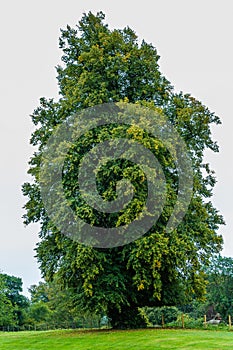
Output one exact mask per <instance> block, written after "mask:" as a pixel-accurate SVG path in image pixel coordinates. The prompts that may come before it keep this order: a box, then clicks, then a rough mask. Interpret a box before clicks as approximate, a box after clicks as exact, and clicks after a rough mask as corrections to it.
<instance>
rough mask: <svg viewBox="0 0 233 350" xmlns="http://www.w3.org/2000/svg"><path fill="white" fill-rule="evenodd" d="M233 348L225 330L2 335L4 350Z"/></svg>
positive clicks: (232, 337)
mask: <svg viewBox="0 0 233 350" xmlns="http://www.w3.org/2000/svg"><path fill="white" fill-rule="evenodd" d="M63 349H64V350H84V349H85V350H96V349H97V350H111V349H113V350H125V349H127V350H128V349H133V350H144V349H147V350H150V349H151V350H156V349H179V350H180V349H185V350H189V349H190V350H191V349H192V350H193V349H195V350H196V349H197V350H199V349H205V350H210V349H218V350H224V349H227V350H229V349H233V332H228V331H221V330H219V331H218V330H215V331H214V330H213V331H212V330H200V331H198V330H162V329H155V330H153V329H148V330H138V331H133V330H132V331H111V330H108V331H107V330H106V331H78V330H76V331H72V330H62V331H45V332H18V333H17V332H15V333H0V350H63Z"/></svg>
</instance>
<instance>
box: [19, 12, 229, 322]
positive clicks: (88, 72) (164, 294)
mask: <svg viewBox="0 0 233 350" xmlns="http://www.w3.org/2000/svg"><path fill="white" fill-rule="evenodd" d="M60 48H61V49H62V50H63V56H62V61H63V65H61V66H58V67H57V73H58V77H57V78H58V84H59V93H60V96H61V97H60V99H59V100H58V101H54V100H53V99H48V100H47V99H45V98H42V99H41V100H40V106H39V107H38V108H37V109H36V110H35V111H34V113H33V115H32V120H33V122H34V124H35V125H37V127H38V128H37V130H36V131H35V132H34V133H33V135H32V138H31V143H32V144H33V145H34V146H37V149H38V150H37V151H36V152H35V154H34V156H33V157H32V159H31V160H30V170H29V173H30V174H31V175H32V176H33V177H34V182H33V183H25V184H24V186H23V193H24V195H26V196H28V197H29V200H28V202H27V204H26V206H25V208H26V211H27V213H26V214H25V216H24V220H25V223H26V224H29V223H30V222H37V221H39V222H40V223H41V229H40V233H39V236H40V238H41V240H40V242H39V243H38V245H37V248H36V251H37V258H38V261H39V263H40V268H41V271H42V274H43V276H44V277H45V279H46V280H52V279H53V276H55V275H56V278H58V280H59V283H60V284H61V285H63V286H68V287H69V288H70V289H71V290H72V293H73V295H74V296H75V299H76V302H77V303H79V306H80V307H81V308H82V309H83V310H86V309H88V310H94V311H99V312H100V311H101V312H106V313H107V314H108V316H109V317H110V318H111V319H112V325H113V327H115V328H119V327H139V326H144V325H145V324H146V323H145V322H144V320H143V318H142V317H141V314H139V312H138V307H140V306H162V305H176V304H181V303H182V302H187V300H188V299H190V298H192V297H194V296H196V297H199V296H201V295H202V294H203V293H204V290H205V278H204V274H203V273H202V264H203V263H207V261H208V259H209V257H210V256H211V255H212V254H213V253H217V252H219V251H220V249H221V244H222V238H221V237H220V236H219V235H218V234H217V229H218V227H219V225H220V224H222V223H223V220H222V217H221V216H220V215H219V214H218V212H217V210H216V209H215V208H214V207H213V205H212V203H211V202H210V201H209V200H208V198H210V197H211V194H212V188H213V186H214V184H215V178H214V174H213V172H212V170H211V169H210V168H209V165H208V164H204V163H203V154H204V151H205V149H207V148H209V149H211V150H213V151H215V152H217V151H218V147H217V145H216V144H215V142H213V141H212V139H211V131H210V125H211V124H219V123H220V120H219V118H218V117H217V116H215V115H214V114H213V113H211V112H210V111H209V110H208V108H206V107H205V106H203V105H202V104H201V102H199V101H197V100H196V99H194V98H193V97H191V96H190V95H184V94H183V93H179V94H176V93H175V92H174V91H173V88H172V86H171V84H170V83H169V82H168V81H167V80H166V79H165V78H164V76H163V75H162V74H161V73H160V71H159V66H158V60H159V56H158V54H157V51H156V49H155V48H154V47H153V46H152V45H151V44H147V43H146V42H145V41H143V42H142V43H141V45H139V44H138V41H137V36H136V34H135V33H134V32H133V31H132V30H131V29H130V28H128V27H127V28H125V29H123V30H112V31H111V30H110V29H109V28H108V26H107V25H106V24H104V14H103V13H102V12H100V13H98V14H97V15H96V16H95V15H93V14H92V13H88V14H84V16H83V18H82V20H81V21H80V22H79V24H78V26H77V28H75V29H73V28H71V27H70V26H67V29H66V30H62V34H61V38H60ZM120 100H124V101H129V102H131V103H136V102H137V103H140V104H142V105H145V106H147V107H150V108H152V109H154V110H157V111H160V112H162V113H164V114H165V115H166V116H167V117H168V118H169V120H170V121H171V122H172V124H173V125H174V126H175V127H176V129H177V130H178V132H179V133H180V135H181V136H182V137H183V139H184V140H185V141H186V143H187V146H188V149H189V152H190V157H191V159H192V162H193V170H194V189H193V198H192V201H191V203H190V206H189V210H188V212H187V214H186V216H185V218H184V220H183V222H182V223H181V224H180V225H179V227H178V228H177V229H175V230H173V231H172V232H171V233H169V234H168V233H166V230H165V228H166V224H167V221H168V218H169V216H170V215H171V213H172V209H173V207H174V203H175V200H176V196H177V183H178V179H177V177H176V172H175V170H174V164H173V162H172V160H171V159H170V156H169V154H168V152H166V150H165V149H164V147H163V145H159V146H158V142H157V143H155V140H153V138H152V136H151V135H147V134H146V133H144V134H143V135H142V137H141V138H140V142H141V143H142V144H143V143H147V144H150V145H151V146H150V150H151V151H152V152H153V153H154V154H155V155H156V157H157V159H158V160H159V162H160V164H161V166H162V167H163V171H164V173H165V175H166V180H167V188H168V194H167V201H166V205H165V207H164V210H163V213H162V214H161V216H160V218H159V220H158V222H157V223H156V224H155V225H154V227H153V228H152V229H151V230H150V231H149V232H148V233H147V234H146V235H144V236H143V237H142V238H140V239H138V240H136V241H134V242H132V243H130V244H128V245H126V246H122V247H117V248H111V249H97V248H93V247H88V246H84V245H82V244H79V243H77V242H74V241H72V240H70V239H69V238H67V237H65V236H64V235H62V234H61V233H60V232H59V231H58V229H57V228H56V227H55V226H54V224H53V223H52V222H51V221H50V220H49V218H48V216H47V214H46V212H45V209H44V205H43V202H42V199H41V194H40V188H39V171H40V162H41V154H42V153H43V150H44V148H45V145H46V141H47V140H48V138H49V136H50V135H51V133H52V132H53V130H54V128H55V127H56V126H57V125H58V124H60V123H62V121H64V120H65V119H66V118H67V117H68V116H70V115H71V114H73V113H76V112H78V111H80V110H82V109H83V108H86V107H90V106H94V105H97V104H101V103H105V102H116V101H120ZM109 132H111V130H110V131H109ZM114 132H116V134H117V135H118V136H119V135H122V134H123V135H124V136H125V137H127V136H126V135H128V137H129V138H135V139H137V133H134V132H132V128H130V126H128V128H126V129H124V130H123V131H122V130H119V128H116V129H114ZM103 134H104V133H102V132H101V130H99V129H98V130H93V132H92V133H90V134H89V135H88V138H85V137H84V139H82V140H81V141H79V143H77V144H76V146H75V148H74V150H73V151H75V150H76V153H75V152H73V156H74V155H75V154H76V155H77V157H78V158H79V160H80V158H81V157H82V156H83V154H85V152H86V151H87V150H88V144H89V145H91V144H95V143H96V140H98V141H99V142H100V141H103V140H104V135H103ZM86 136H87V135H86ZM137 140H138V139H137ZM86 144H87V146H86V147H85V145H86ZM152 145H156V147H155V146H152ZM157 146H158V147H157ZM77 151H78V152H77ZM74 164H75V165H77V162H76V163H75V161H74ZM126 165H127V164H119V163H116V164H113V165H112V168H111V169H112V170H114V169H116V168H117V167H118V169H124V167H125V166H126ZM73 168H77V166H75V167H73ZM105 170H106V172H107V175H108V177H109V169H105ZM134 170H135V169H133V171H134ZM133 173H134V172H133ZM76 175H77V174H76V173H75V172H74V173H72V172H68V175H67V176H66V177H64V185H65V187H66V190H67V193H72V195H71V197H70V198H69V199H70V200H71V202H75V205H74V206H73V207H72V209H73V210H77V211H79V210H82V209H83V208H82V206H81V207H80V203H82V202H80V201H79V200H77V198H75V195H74V193H77V192H78V191H77V187H76V183H77V181H76V179H77V177H76ZM104 175H106V174H105V173H104V171H103V174H102V178H101V174H98V176H99V177H98V180H97V181H98V182H99V183H101V184H102V188H104V189H105V190H106V186H108V187H109V188H108V190H109V191H107V192H108V194H109V193H112V192H114V188H113V187H112V188H111V186H110V184H109V183H108V181H104V180H106V178H105V177H104ZM106 183H108V184H107V185H106ZM144 185H145V184H144ZM139 187H140V188H139V191H140V190H141V188H143V186H139ZM100 188H101V186H100ZM77 196H78V195H77ZM78 198H80V197H78ZM109 198H110V196H109V195H107V196H106V199H109ZM90 215H91V218H92V215H93V212H91V214H90ZM131 216H132V214H131ZM129 217H130V214H129V216H128V217H127V218H126V217H122V218H121V219H122V223H124V220H126V219H129ZM95 220H96V221H98V218H96V219H95ZM95 220H94V223H96V221H95ZM111 220H113V217H111V216H110V221H111ZM105 224H106V222H105Z"/></svg>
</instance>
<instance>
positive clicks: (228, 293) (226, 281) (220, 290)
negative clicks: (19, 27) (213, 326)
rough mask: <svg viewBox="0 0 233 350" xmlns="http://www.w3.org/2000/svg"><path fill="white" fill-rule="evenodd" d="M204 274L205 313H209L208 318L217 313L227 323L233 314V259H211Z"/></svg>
mask: <svg viewBox="0 0 233 350" xmlns="http://www.w3.org/2000/svg"><path fill="white" fill-rule="evenodd" d="M206 273H207V280H208V284H207V295H206V303H205V304H206V311H207V312H208V311H211V314H210V317H213V316H215V315H216V313H217V312H218V313H220V314H221V317H222V319H224V320H225V321H227V320H228V315H232V313H233V258H230V257H222V256H221V255H218V256H215V257H213V258H212V259H211V263H210V265H209V266H208V267H206Z"/></svg>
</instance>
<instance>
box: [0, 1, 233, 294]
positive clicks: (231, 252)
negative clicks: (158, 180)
mask: <svg viewBox="0 0 233 350" xmlns="http://www.w3.org/2000/svg"><path fill="white" fill-rule="evenodd" d="M89 10H91V11H92V12H96V11H99V10H102V11H103V12H104V13H105V14H106V22H107V23H108V24H109V26H110V28H123V27H124V26H127V25H129V26H130V27H131V28H132V29H134V30H135V31H136V33H137V34H138V36H139V38H140V39H142V38H144V39H145V40H146V41H147V42H151V43H153V45H154V46H155V47H156V48H157V50H158V53H159V54H160V56H161V59H160V67H161V71H162V72H163V74H164V75H165V76H166V78H167V79H168V80H170V82H171V83H172V85H173V86H174V87H175V89H176V90H177V91H180V90H182V91H184V92H187V93H191V94H192V95H193V96H194V97H196V98H197V99H199V100H201V101H202V102H203V103H204V104H205V105H206V106H208V107H209V108H210V109H211V110H212V111H214V112H216V114H218V115H219V116H220V117H221V120H222V122H223V125H222V126H219V127H216V128H214V130H213V134H214V138H215V139H216V140H218V142H219V145H220V153H219V154H214V155H212V154H210V153H207V161H209V162H210V163H211V164H212V167H213V168H214V169H215V170H216V176H217V178H218V184H217V186H216V188H215V191H214V192H215V195H214V204H215V206H216V207H217V208H218V209H219V210H220V211H221V213H222V214H223V215H224V218H225V220H226V226H225V227H223V228H222V229H221V230H220V232H221V233H222V234H223V236H224V241H225V244H224V250H223V254H224V255H227V256H233V237H232V232H233V208H232V207H233V206H232V198H233V185H232V179H233V166H232V152H233V136H232V130H233V121H232V100H233V98H232V94H233V88H232V81H233V68H232V62H233V46H232V34H233V21H232V12H233V3H232V1H231V0H223V1H221V2H220V1H215V0H212V1H211V0H204V1H203V0H195V1H187V0H176V1H173V0H159V1H158V0H153V1H152V0H150V1H149V0H144V1H143V2H138V3H136V2H135V1H125V0H124V1H122V0H118V1H116V2H110V1H105V0H99V1H94V0H85V1H77V0H76V1H74V0H67V1H66V2H65V1H60V0H56V1H55V0H49V1H45V0H41V1H31V0H30V1H29V0H21V1H20V2H18V1H16V0H15V1H9V2H4V4H3V3H1V11H0V30H1V31H0V33H1V42H0V45H1V55H0V69H1V78H0V96H1V138H0V146H1V148H0V149H1V160H2V161H1V182H0V189H1V201H0V213H1V244H0V269H1V270H2V271H3V272H5V273H8V274H13V275H15V276H19V277H22V278H23V281H24V291H25V292H26V290H27V288H28V287H29V286H30V285H31V284H32V283H37V282H38V280H39V278H40V274H39V270H38V267H37V263H36V259H35V258H33V256H34V254H35V253H34V251H33V249H34V247H35V244H36V242H37V232H38V226H37V225H31V226H30V227H27V228H25V227H24V226H23V223H22V219H21V216H22V214H23V210H22V206H23V203H24V202H25V199H24V198H23V196H22V194H21V185H22V183H23V182H25V181H26V180H27V179H28V176H27V175H26V171H27V168H28V166H27V162H28V160H29V157H30V155H31V154H32V152H33V149H32V148H31V147H30V146H29V138H30V134H31V132H32V130H33V125H32V124H31V120H30V117H29V115H30V113H32V111H33V109H34V108H36V107H37V106H38V103H39V98H40V97H42V96H45V97H56V96H57V82H56V72H55V69H54V66H56V65H57V64H58V63H59V60H60V56H61V52H60V50H59V49H58V38H59V36H60V28H64V27H65V26H66V25H67V24H69V25H71V26H74V25H75V24H76V23H77V21H78V20H80V19H81V16H82V13H83V12H88V11H89Z"/></svg>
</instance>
